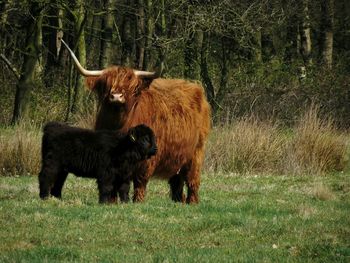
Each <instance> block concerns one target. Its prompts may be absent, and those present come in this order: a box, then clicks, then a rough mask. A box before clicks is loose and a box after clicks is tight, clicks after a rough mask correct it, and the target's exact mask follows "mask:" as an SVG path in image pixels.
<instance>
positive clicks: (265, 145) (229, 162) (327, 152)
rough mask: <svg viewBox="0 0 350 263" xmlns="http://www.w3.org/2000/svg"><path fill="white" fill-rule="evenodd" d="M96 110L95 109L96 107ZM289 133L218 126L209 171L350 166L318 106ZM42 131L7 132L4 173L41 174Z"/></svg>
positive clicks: (88, 118)
mask: <svg viewBox="0 0 350 263" xmlns="http://www.w3.org/2000/svg"><path fill="white" fill-rule="evenodd" d="M92 112H94V111H92ZM74 122H75V125H76V126H79V127H86V128H92V127H93V123H94V114H93V113H90V114H81V115H78V116H76V117H75V119H74ZM298 123H299V124H298V125H297V126H296V127H295V128H294V129H293V130H292V131H288V132H286V130H281V129H279V127H278V126H277V125H276V124H275V123H273V122H260V121H258V120H257V119H256V118H254V117H249V118H242V119H241V120H238V121H236V122H235V123H233V124H230V125H228V124H227V125H225V126H217V127H214V128H213V130H212V132H211V134H210V138H209V140H208V143H207V150H206V160H205V165H204V170H205V171H206V172H209V173H214V174H217V173H219V174H222V173H254V174H257V173H273V174H294V175H305V174H306V175H307V174H324V173H327V172H332V171H342V170H344V169H345V168H346V166H347V165H348V159H347V158H348V155H349V154H348V153H347V149H348V145H347V137H346V135H345V134H343V133H341V132H339V131H338V130H336V129H335V127H334V125H333V122H332V121H331V120H330V119H326V120H321V119H320V118H319V116H318V111H317V108H316V107H312V108H311V109H310V110H309V111H308V112H307V113H306V114H305V115H304V116H302V117H301V118H300V121H299V122H298ZM41 134H42V132H41V129H39V128H38V127H35V126H33V125H30V124H28V123H25V122H24V124H21V125H17V126H15V127H11V128H5V129H2V130H1V134H0V153H1V154H0V175H27V174H31V175H32V174H37V173H38V171H39V168H40V160H41V154H40V148H41Z"/></svg>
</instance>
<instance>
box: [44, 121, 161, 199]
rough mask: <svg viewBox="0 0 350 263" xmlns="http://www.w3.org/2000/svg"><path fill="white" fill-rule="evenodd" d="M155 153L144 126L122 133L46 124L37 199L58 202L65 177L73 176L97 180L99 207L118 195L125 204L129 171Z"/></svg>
mask: <svg viewBox="0 0 350 263" xmlns="http://www.w3.org/2000/svg"><path fill="white" fill-rule="evenodd" d="M156 151H157V147H156V144H155V137H154V133H153V131H152V130H151V129H150V128H148V127H147V126H145V125H138V126H136V127H134V128H131V129H129V130H128V132H126V133H121V132H116V131H102V130H101V131H92V130H87V129H82V128H76V127H70V126H68V125H65V124H62V123H58V122H49V123H48V124H46V125H45V127H44V135H43V139H42V168H41V171H40V174H39V188H40V198H42V199H45V198H47V197H48V196H49V195H50V194H51V195H52V196H54V197H57V198H61V196H62V187H63V185H64V182H65V180H66V178H67V175H68V173H73V174H75V175H76V176H79V177H87V178H95V179H97V185H98V190H99V202H100V203H105V202H113V201H115V199H116V198H117V195H118V194H119V198H120V200H121V201H122V202H127V201H128V199H129V188H130V180H131V175H132V170H133V169H134V167H135V165H137V163H138V162H140V161H142V160H146V159H148V158H150V157H151V156H153V155H155V154H156Z"/></svg>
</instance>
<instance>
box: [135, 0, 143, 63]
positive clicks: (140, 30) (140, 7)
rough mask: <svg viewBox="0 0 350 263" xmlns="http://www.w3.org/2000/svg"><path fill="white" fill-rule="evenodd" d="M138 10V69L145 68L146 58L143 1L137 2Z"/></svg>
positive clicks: (138, 0)
mask: <svg viewBox="0 0 350 263" xmlns="http://www.w3.org/2000/svg"><path fill="white" fill-rule="evenodd" d="M136 4H137V8H138V17H137V24H136V25H137V29H136V32H137V37H136V38H137V43H136V48H137V52H136V63H135V64H136V65H137V68H138V69H142V68H143V63H144V57H145V29H146V27H145V8H144V1H143V0H136Z"/></svg>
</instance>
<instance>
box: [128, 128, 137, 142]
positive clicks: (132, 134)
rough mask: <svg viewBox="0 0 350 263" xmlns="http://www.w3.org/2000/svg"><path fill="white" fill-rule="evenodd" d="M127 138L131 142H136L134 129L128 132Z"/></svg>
mask: <svg viewBox="0 0 350 263" xmlns="http://www.w3.org/2000/svg"><path fill="white" fill-rule="evenodd" d="M129 139H130V141H132V142H136V139H137V137H136V133H135V130H132V131H130V133H129Z"/></svg>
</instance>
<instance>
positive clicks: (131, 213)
mask: <svg viewBox="0 0 350 263" xmlns="http://www.w3.org/2000/svg"><path fill="white" fill-rule="evenodd" d="M200 196H201V202H200V204H199V205H190V206H189V205H183V204H175V203H173V202H171V201H170V199H169V196H168V186H167V183H166V182H164V181H157V180H153V181H151V182H150V183H149V188H148V193H147V198H146V201H145V202H144V203H142V204H132V203H130V204H123V205H121V204H117V205H99V204H98V203H97V190H96V185H95V182H94V181H93V180H88V179H79V178H76V177H74V176H69V178H68V180H67V184H66V186H65V188H64V191H63V201H59V200H56V199H53V198H51V199H49V200H47V201H41V200H40V199H39V197H38V183H37V178H36V177H0V226H1V228H0V262H58V261H64V262H69V261H74V262H141V261H142V262H349V261H350V218H349V215H350V175H349V174H343V173H338V174H332V175H327V176H317V177H312V176H304V177H303V176H298V177H297V176H295V177H293V176H238V175H235V174H221V175H220V174H217V175H215V176H214V175H203V180H202V187H201V192H200Z"/></svg>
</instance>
